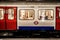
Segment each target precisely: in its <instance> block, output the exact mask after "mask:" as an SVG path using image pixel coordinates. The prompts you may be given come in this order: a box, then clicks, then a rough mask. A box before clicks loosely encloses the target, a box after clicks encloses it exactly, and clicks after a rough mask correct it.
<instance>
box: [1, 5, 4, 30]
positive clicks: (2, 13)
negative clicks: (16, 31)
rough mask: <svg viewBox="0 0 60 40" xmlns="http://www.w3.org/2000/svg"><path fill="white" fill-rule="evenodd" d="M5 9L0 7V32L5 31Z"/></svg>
mask: <svg viewBox="0 0 60 40" xmlns="http://www.w3.org/2000/svg"><path fill="white" fill-rule="evenodd" d="M4 11H5V7H1V6H0V30H5V12H4Z"/></svg>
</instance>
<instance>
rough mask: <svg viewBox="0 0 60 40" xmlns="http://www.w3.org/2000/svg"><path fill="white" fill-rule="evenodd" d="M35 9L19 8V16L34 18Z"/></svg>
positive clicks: (25, 18) (21, 17)
mask: <svg viewBox="0 0 60 40" xmlns="http://www.w3.org/2000/svg"><path fill="white" fill-rule="evenodd" d="M34 15H35V14H34V10H30V9H24V10H19V16H20V19H24V20H27V19H34Z"/></svg>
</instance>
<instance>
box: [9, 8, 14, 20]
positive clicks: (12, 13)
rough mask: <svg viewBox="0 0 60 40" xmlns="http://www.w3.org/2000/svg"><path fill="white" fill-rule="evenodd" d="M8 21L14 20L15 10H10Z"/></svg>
mask: <svg viewBox="0 0 60 40" xmlns="http://www.w3.org/2000/svg"><path fill="white" fill-rule="evenodd" d="M8 19H9V20H13V19H14V9H8Z"/></svg>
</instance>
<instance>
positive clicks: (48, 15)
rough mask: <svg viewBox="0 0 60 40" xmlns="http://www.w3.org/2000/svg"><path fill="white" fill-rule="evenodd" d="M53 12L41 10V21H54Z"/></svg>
mask: <svg viewBox="0 0 60 40" xmlns="http://www.w3.org/2000/svg"><path fill="white" fill-rule="evenodd" d="M52 19H53V10H48V9H42V10H39V20H52Z"/></svg>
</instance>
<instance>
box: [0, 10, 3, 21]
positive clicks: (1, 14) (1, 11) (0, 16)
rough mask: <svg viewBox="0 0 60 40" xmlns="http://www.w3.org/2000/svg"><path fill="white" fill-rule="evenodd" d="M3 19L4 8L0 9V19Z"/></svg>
mask: <svg viewBox="0 0 60 40" xmlns="http://www.w3.org/2000/svg"><path fill="white" fill-rule="evenodd" d="M2 19H4V10H3V9H0V20H2Z"/></svg>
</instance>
